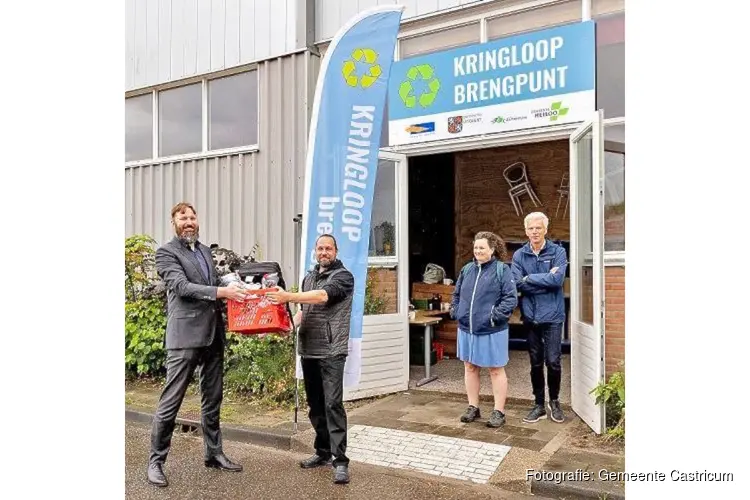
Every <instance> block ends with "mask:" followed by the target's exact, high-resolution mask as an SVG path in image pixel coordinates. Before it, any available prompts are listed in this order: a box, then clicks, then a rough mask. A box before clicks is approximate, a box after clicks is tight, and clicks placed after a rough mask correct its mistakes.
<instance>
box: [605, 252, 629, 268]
mask: <svg viewBox="0 0 750 500" xmlns="http://www.w3.org/2000/svg"><path fill="white" fill-rule="evenodd" d="M604 265H605V266H612V267H625V252H624V251H620V252H604Z"/></svg>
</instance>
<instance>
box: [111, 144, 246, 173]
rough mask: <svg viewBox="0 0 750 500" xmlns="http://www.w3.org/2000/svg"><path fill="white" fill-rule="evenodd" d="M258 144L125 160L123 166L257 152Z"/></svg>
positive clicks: (140, 165) (139, 165)
mask: <svg viewBox="0 0 750 500" xmlns="http://www.w3.org/2000/svg"><path fill="white" fill-rule="evenodd" d="M258 151H259V149H258V145H257V144H254V145H252V146H241V147H238V148H226V149H214V150H211V151H202V152H199V153H188V154H184V155H174V156H162V157H160V158H148V159H146V160H137V161H128V162H125V168H131V167H142V166H145V165H158V164H162V163H175V162H180V161H190V160H202V159H204V158H217V157H219V156H230V155H236V154H243V153H257V152H258Z"/></svg>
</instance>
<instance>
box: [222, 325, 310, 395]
mask: <svg viewBox="0 0 750 500" xmlns="http://www.w3.org/2000/svg"><path fill="white" fill-rule="evenodd" d="M295 367H296V360H295V356H294V341H293V338H292V336H291V335H289V336H279V335H266V336H263V337H258V336H256V335H249V336H246V335H239V334H236V333H233V332H229V333H227V357H226V360H225V363H224V368H225V374H224V387H225V392H226V393H227V394H229V395H234V396H241V397H248V398H252V399H259V400H263V401H264V402H267V403H274V404H286V403H291V402H293V401H294V385H295V379H294V376H295V370H296V368H295ZM302 392H303V386H302V384H300V393H302Z"/></svg>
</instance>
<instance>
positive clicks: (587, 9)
mask: <svg viewBox="0 0 750 500" xmlns="http://www.w3.org/2000/svg"><path fill="white" fill-rule="evenodd" d="M581 21H591V0H581Z"/></svg>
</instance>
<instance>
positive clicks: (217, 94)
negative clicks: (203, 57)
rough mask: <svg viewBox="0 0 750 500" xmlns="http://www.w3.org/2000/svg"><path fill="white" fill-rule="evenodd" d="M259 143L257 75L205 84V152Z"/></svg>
mask: <svg viewBox="0 0 750 500" xmlns="http://www.w3.org/2000/svg"><path fill="white" fill-rule="evenodd" d="M257 143H258V72H257V71H248V72H245V73H240V74H238V75H232V76H227V77H225V78H217V79H216V80H211V81H209V82H208V149H223V148H235V147H239V146H249V145H252V144H257Z"/></svg>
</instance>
